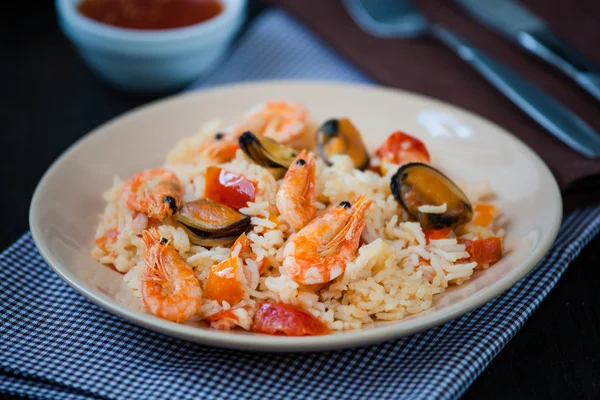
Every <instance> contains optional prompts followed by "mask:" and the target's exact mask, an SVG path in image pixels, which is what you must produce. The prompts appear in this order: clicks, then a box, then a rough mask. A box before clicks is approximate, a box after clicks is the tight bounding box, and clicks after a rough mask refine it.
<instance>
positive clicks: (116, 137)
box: [30, 81, 562, 351]
mask: <svg viewBox="0 0 600 400" xmlns="http://www.w3.org/2000/svg"><path fill="white" fill-rule="evenodd" d="M269 99H287V100H294V101H300V102H303V103H305V104H306V105H307V106H308V107H309V109H310V111H311V113H312V115H313V117H314V118H315V119H316V120H317V121H323V120H325V119H327V118H331V117H342V116H348V117H351V118H352V120H353V121H354V122H355V123H356V124H357V125H358V127H359V128H360V130H361V131H362V133H363V136H364V138H365V142H366V143H367V144H368V147H369V148H370V150H371V151H372V150H374V149H375V148H376V147H377V146H378V145H379V144H380V143H382V142H383V141H384V140H385V138H386V137H387V136H388V135H389V134H390V133H391V132H393V131H394V130H398V129H400V130H404V131H406V132H409V133H411V134H413V135H415V136H417V137H419V138H421V139H422V140H423V141H424V142H425V144H426V145H427V147H428V149H429V151H430V153H431V154H432V162H433V163H434V165H436V166H437V167H439V168H440V169H441V170H442V171H444V172H446V173H447V174H448V175H450V176H451V177H453V178H455V179H456V178H460V179H461V180H465V181H467V182H480V181H482V180H486V181H488V182H489V184H490V185H491V187H492V188H493V190H494V191H495V192H496V193H497V194H498V197H499V201H500V203H501V205H502V208H503V211H504V213H505V214H506V216H507V217H508V219H509V220H510V225H509V227H508V234H507V236H506V240H505V244H506V249H507V250H508V251H507V253H506V255H505V256H504V257H503V258H502V260H501V261H500V262H498V263H497V264H496V265H494V266H493V267H492V268H489V269H487V270H485V271H480V272H477V273H475V274H474V276H473V277H472V279H471V280H470V281H468V282H467V283H465V284H463V285H461V286H458V287H453V288H451V289H450V290H448V291H446V292H444V293H442V294H441V295H439V296H437V297H436V301H435V305H434V307H433V308H432V309H430V310H428V311H426V312H424V313H421V314H418V315H415V316H412V317H410V318H406V319H404V320H401V321H397V322H393V323H387V324H381V325H378V326H376V327H372V328H366V329H361V330H357V331H350V332H341V333H336V334H331V335H326V336H314V337H281V336H266V335H256V334H252V333H228V332H221V331H215V330H210V329H208V328H206V327H202V326H198V325H196V326H194V325H182V324H176V323H172V322H169V321H165V320H161V319H158V318H156V317H154V316H152V315H149V314H148V313H146V312H145V311H143V309H142V306H141V302H140V301H139V300H136V299H135V298H134V297H133V296H132V294H131V293H130V290H129V289H128V288H127V287H126V285H125V284H124V282H123V279H122V276H121V275H120V274H118V273H117V272H115V271H113V270H112V269H110V268H108V267H106V266H103V265H100V264H98V263H97V262H96V261H95V260H94V259H93V258H92V257H91V256H90V254H89V252H90V249H91V246H92V244H93V240H94V232H95V229H96V224H97V223H98V215H99V214H100V213H101V212H102V210H103V208H104V201H103V199H102V193H103V192H104V191H105V190H106V189H107V188H108V187H110V186H111V184H112V178H113V176H114V175H115V174H118V175H120V176H122V177H125V178H126V177H129V176H131V175H132V174H133V173H135V172H137V171H139V170H141V169H143V168H147V167H152V166H159V165H161V164H162V162H163V160H164V158H165V156H166V153H167V151H168V149H170V148H171V147H173V145H174V144H175V143H176V142H177V141H178V140H179V139H180V138H182V137H184V136H188V135H191V134H194V133H195V132H196V131H197V129H198V128H199V126H200V125H201V124H202V123H203V122H205V121H208V120H210V119H213V118H215V117H217V116H218V117H222V118H225V119H233V118H235V117H237V116H239V115H240V114H241V113H243V112H244V111H245V110H247V109H248V108H249V107H250V106H252V105H254V104H256V103H259V102H262V101H265V100H269ZM561 212H562V204H561V197H560V192H559V189H558V186H557V184H556V181H555V180H554V177H553V176H552V174H551V173H550V171H549V169H548V167H547V166H546V165H545V164H544V163H543V162H542V161H541V160H540V158H539V157H538V156H537V155H536V154H534V153H533V152H532V151H531V150H530V149H529V148H527V147H526V146H525V145H524V144H523V143H521V142H520V141H519V140H517V139H516V138H515V137H513V136H512V135H511V134H509V133H508V132H506V131H504V130H503V129H501V128H500V127H498V126H496V125H494V124H492V123H490V122H488V121H485V120H483V119H482V118H480V117H477V116H475V115H473V114H470V113H468V112H466V111H464V110H461V109H458V108H456V107H453V106H450V105H447V104H444V103H441V102H439V101H435V100H432V99H428V98H425V97H422V96H418V95H414V94H410V93H406V92H402V91H398V90H392V89H386V88H380V87H375V86H363V85H352V84H341V83H330V82H309V81H302V82H298V81H296V82H287V81H274V82H258V83H251V84H242V85H232V86H224V87H219V88H214V89H210V90H204V91H199V92H195V93H191V94H184V95H179V96H174V97H171V98H168V99H166V100H162V101H158V102H155V103H153V104H150V105H147V106H144V107H142V108H140V109H138V110H135V111H132V112H129V113H127V114H125V115H123V116H121V117H119V118H117V119H115V120H113V121H110V122H108V123H106V124H104V125H102V126H100V127H99V128H98V129H96V130H94V131H93V132H92V133H90V134H89V135H87V136H85V137H84V138H83V139H81V140H80V141H79V142H77V143H76V144H74V145H73V146H72V147H71V148H70V149H69V150H68V151H66V152H65V153H64V154H63V155H62V156H61V157H60V158H59V159H58V160H56V162H55V163H54V164H53V165H52V167H51V168H50V169H49V170H48V172H47V173H46V174H45V176H44V177H43V179H42V180H41V182H40V183H39V185H38V187H37V190H36V192H35V195H34V197H33V201H32V204H31V210H30V225H31V231H32V234H33V238H34V240H35V243H36V245H37V247H38V249H39V250H40V253H41V254H42V256H43V257H44V259H45V260H46V261H47V262H48V264H50V266H51V267H52V268H53V269H54V270H55V271H56V273H57V274H58V275H59V276H60V277H61V278H62V279H64V280H65V281H66V282H67V283H68V284H69V285H71V286H72V287H73V288H74V289H75V290H77V291H78V292H80V293H81V294H83V295H84V296H86V297H87V298H88V299H90V300H91V301H93V302H94V303H96V304H98V305H100V306H101V307H103V308H105V309H106V310H108V311H110V312H112V313H114V314H116V315H119V316H121V317H123V318H126V319H128V320H130V321H132V322H133V323H136V324H138V325H141V326H144V327H147V328H149V329H152V330H155V331H158V332H162V333H165V334H167V335H172V336H176V337H180V338H183V339H186V340H190V341H193V342H198V343H204V344H208V345H213V346H222V347H231V348H238V349H244V350H263V351H309V350H324V349H334V348H340V347H351V346H359V345H365V344H369V343H375V342H381V341H384V340H388V339H393V338H398V337H400V336H405V335H410V334H412V333H415V332H418V331H422V330H424V329H427V328H430V327H433V326H435V325H439V324H441V323H443V322H445V321H447V320H449V319H452V318H456V317H458V316H460V315H462V314H464V313H466V312H468V311H470V310H472V309H474V308H476V307H478V306H481V305H482V304H484V303H485V302H487V301H489V300H490V299H492V298H493V297H495V296H497V295H499V294H501V293H502V292H504V291H505V290H507V289H508V288H510V287H511V286H512V285H513V284H514V283H515V282H517V281H518V280H519V279H520V278H522V277H523V276H524V275H525V274H526V273H527V272H528V271H529V270H531V269H532V268H533V267H534V266H535V264H536V263H537V262H538V261H539V260H540V259H541V258H542V256H543V255H544V254H545V253H546V252H547V251H548V249H549V247H550V245H551V244H552V242H553V241H554V239H555V237H556V234H557V231H558V227H559V225H560V221H561Z"/></svg>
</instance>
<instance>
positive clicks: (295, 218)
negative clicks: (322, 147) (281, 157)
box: [275, 150, 317, 229]
mask: <svg viewBox="0 0 600 400" xmlns="http://www.w3.org/2000/svg"><path fill="white" fill-rule="evenodd" d="M315 181H316V177H315V156H314V155H313V153H310V152H307V151H306V150H302V152H301V153H300V154H299V155H298V157H296V159H295V160H294V162H293V163H292V165H291V166H290V168H289V169H288V170H287V172H286V174H285V176H284V177H283V181H282V182H281V185H280V186H279V189H278V190H277V195H276V197H275V203H276V205H277V209H278V210H279V213H280V214H281V216H282V217H283V219H284V220H285V221H286V222H287V223H288V224H290V225H291V226H293V227H294V228H296V229H301V228H302V227H304V225H306V224H308V223H309V222H310V221H312V220H313V218H314V217H315V215H316V214H317V188H316V184H315Z"/></svg>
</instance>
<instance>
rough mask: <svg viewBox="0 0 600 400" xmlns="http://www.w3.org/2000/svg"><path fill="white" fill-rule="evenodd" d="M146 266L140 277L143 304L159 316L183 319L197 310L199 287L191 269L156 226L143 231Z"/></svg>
mask: <svg viewBox="0 0 600 400" xmlns="http://www.w3.org/2000/svg"><path fill="white" fill-rule="evenodd" d="M142 238H143V240H144V243H145V245H146V248H145V251H144V252H143V258H144V262H145V263H146V267H145V268H144V272H143V275H142V278H141V292H142V300H143V301H144V304H145V305H146V307H147V308H148V310H150V312H151V313H152V314H154V315H156V316H157V317H159V318H163V319H167V320H169V321H174V322H183V321H186V320H188V319H190V318H191V317H192V316H194V315H195V314H196V313H197V312H198V310H199V309H200V303H201V299H202V289H201V288H200V282H198V279H197V278H196V276H195V275H194V271H192V268H191V267H190V266H189V265H188V264H187V263H186V262H185V260H184V259H183V257H181V255H180V254H179V253H178V252H177V250H175V249H174V248H173V247H172V246H170V245H169V243H168V241H167V239H165V238H161V237H160V233H159V232H158V230H157V229H155V228H153V229H150V230H146V231H143V232H142Z"/></svg>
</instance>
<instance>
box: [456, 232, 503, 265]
mask: <svg viewBox="0 0 600 400" xmlns="http://www.w3.org/2000/svg"><path fill="white" fill-rule="evenodd" d="M458 242H459V243H462V244H464V245H465V248H466V250H467V252H468V253H469V254H470V255H471V260H470V261H475V262H476V263H477V264H479V265H482V264H492V263H495V262H496V261H498V260H500V258H502V238H500V237H489V238H485V239H475V240H465V239H459V240H458Z"/></svg>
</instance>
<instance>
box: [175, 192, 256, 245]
mask: <svg viewBox="0 0 600 400" xmlns="http://www.w3.org/2000/svg"><path fill="white" fill-rule="evenodd" d="M175 220H176V221H177V223H178V225H179V226H181V227H182V228H183V230H185V232H186V233H187V234H188V237H189V238H190V241H191V242H192V243H194V244H197V245H200V246H219V245H225V244H229V243H233V242H235V240H236V239H237V238H238V236H240V235H241V234H242V233H244V232H246V231H247V230H248V229H250V217H249V216H247V215H244V214H241V213H239V212H237V211H236V210H234V209H233V208H230V207H227V206H225V205H223V204H219V203H215V202H214V201H211V200H208V199H200V200H196V201H193V202H190V203H185V204H183V205H182V206H181V207H180V208H179V210H178V211H177V213H176V214H175Z"/></svg>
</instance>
